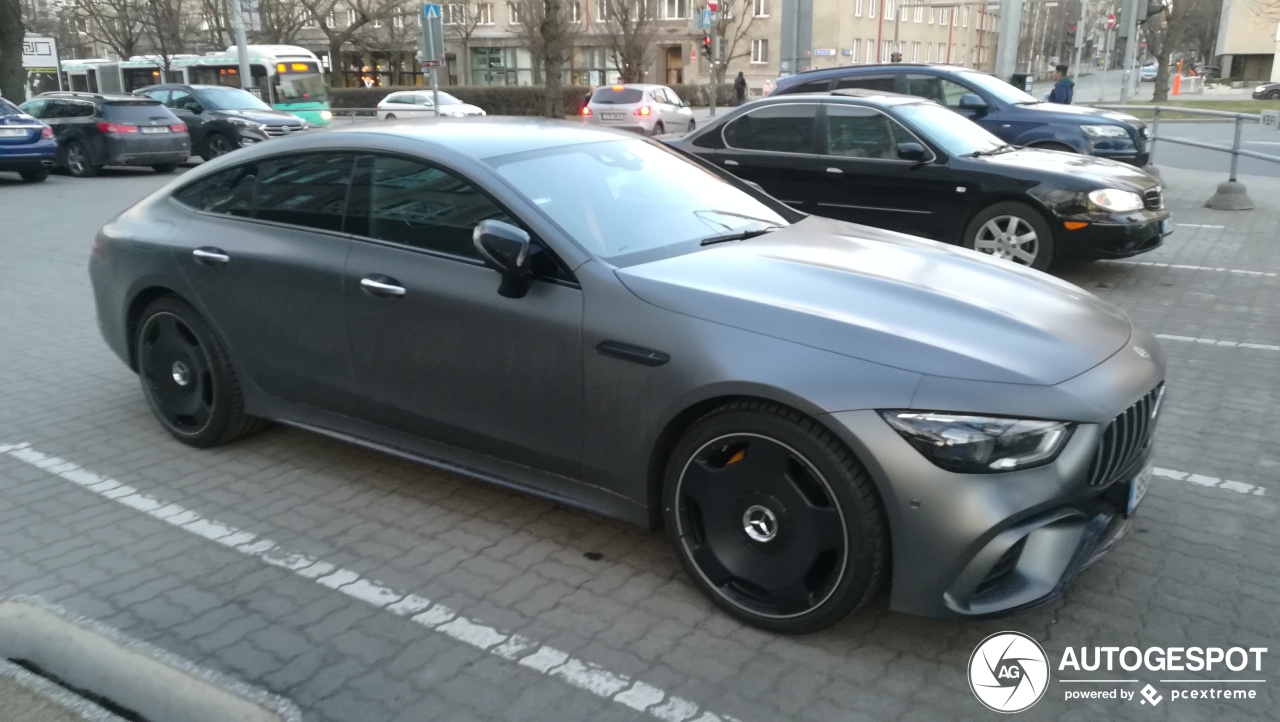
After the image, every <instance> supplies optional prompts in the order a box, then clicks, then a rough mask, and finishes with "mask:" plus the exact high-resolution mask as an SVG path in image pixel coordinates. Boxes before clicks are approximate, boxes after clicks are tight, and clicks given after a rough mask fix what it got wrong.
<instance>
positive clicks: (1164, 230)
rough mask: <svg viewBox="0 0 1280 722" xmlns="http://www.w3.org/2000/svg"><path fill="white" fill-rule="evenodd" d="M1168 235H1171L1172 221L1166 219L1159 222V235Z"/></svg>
mask: <svg viewBox="0 0 1280 722" xmlns="http://www.w3.org/2000/svg"><path fill="white" fill-rule="evenodd" d="M1170 233H1173V221H1172V220H1170V219H1168V218H1166V219H1164V220H1163V221H1160V235H1162V236H1167V235H1169V234H1170Z"/></svg>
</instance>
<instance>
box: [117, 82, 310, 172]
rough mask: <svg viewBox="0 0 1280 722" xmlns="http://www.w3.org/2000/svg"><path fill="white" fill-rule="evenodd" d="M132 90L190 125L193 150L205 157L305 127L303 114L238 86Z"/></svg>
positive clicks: (165, 86) (212, 156)
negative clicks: (274, 105) (280, 107)
mask: <svg viewBox="0 0 1280 722" xmlns="http://www.w3.org/2000/svg"><path fill="white" fill-rule="evenodd" d="M134 94H135V95H143V96H146V97H148V98H154V99H156V100H158V101H160V102H161V103H164V104H165V105H166V106H168V107H169V109H171V110H172V111H173V112H174V113H176V114H177V115H178V117H180V118H182V120H183V121H184V122H185V123H186V124H187V127H188V128H190V129H191V148H192V151H193V152H194V153H195V154H196V155H199V156H200V157H201V158H204V159H205V160H211V159H213V158H216V157H218V156H220V155H223V154H224V153H230V152H231V151H233V150H235V149H236V148H242V147H244V146H248V145H253V144H255V143H261V142H262V141H264V140H267V139H269V138H276V137H279V136H282V135H292V134H294V133H297V132H298V131H302V130H306V129H307V123H306V121H304V120H303V119H302V118H299V117H298V116H296V115H293V114H292V113H286V112H284V111H281V110H274V109H272V107H271V106H269V105H267V104H266V103H264V102H262V101H261V100H260V99H259V98H258V97H257V96H255V95H253V94H252V93H249V92H247V91H244V90H241V89H240V88H229V87H226V86H222V85H153V86H151V87H148V88H142V89H141V90H136V91H134Z"/></svg>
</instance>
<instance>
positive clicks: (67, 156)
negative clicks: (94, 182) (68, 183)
mask: <svg viewBox="0 0 1280 722" xmlns="http://www.w3.org/2000/svg"><path fill="white" fill-rule="evenodd" d="M62 164H63V165H64V166H66V169H67V172H68V173H70V174H71V175H73V176H75V177H76V178H92V177H93V176H96V175H98V171H100V170H101V168H100V167H98V166H96V165H94V164H93V161H91V160H90V159H89V149H88V148H85V147H84V144H83V143H81V142H80V141H78V140H73V141H71V142H70V143H68V144H67V147H66V148H65V149H64V150H63V151H62Z"/></svg>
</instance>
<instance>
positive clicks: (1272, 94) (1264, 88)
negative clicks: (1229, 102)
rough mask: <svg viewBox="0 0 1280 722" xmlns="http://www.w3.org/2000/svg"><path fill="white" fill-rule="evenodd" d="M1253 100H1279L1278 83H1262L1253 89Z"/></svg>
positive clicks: (1279, 90)
mask: <svg viewBox="0 0 1280 722" xmlns="http://www.w3.org/2000/svg"><path fill="white" fill-rule="evenodd" d="M1253 99H1254V100H1280V83H1263V84H1262V85H1259V86H1258V87H1256V88H1254V89H1253Z"/></svg>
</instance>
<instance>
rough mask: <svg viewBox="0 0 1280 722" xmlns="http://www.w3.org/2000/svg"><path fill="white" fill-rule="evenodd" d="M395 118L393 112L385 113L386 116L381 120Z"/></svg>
mask: <svg viewBox="0 0 1280 722" xmlns="http://www.w3.org/2000/svg"><path fill="white" fill-rule="evenodd" d="M395 119H396V114H395V113H387V115H386V117H385V118H383V120H395Z"/></svg>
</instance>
